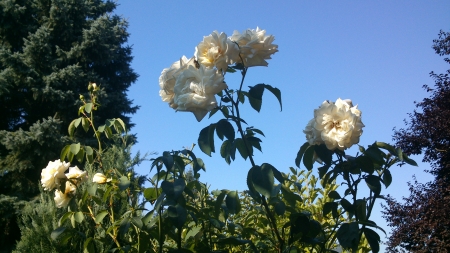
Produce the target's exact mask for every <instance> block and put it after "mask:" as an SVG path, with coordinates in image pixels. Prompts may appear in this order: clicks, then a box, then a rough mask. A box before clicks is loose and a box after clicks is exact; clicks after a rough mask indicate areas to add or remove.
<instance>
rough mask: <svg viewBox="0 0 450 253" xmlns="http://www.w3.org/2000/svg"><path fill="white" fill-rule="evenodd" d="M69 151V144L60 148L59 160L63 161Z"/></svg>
mask: <svg viewBox="0 0 450 253" xmlns="http://www.w3.org/2000/svg"><path fill="white" fill-rule="evenodd" d="M69 152H70V145H66V146H65V147H64V148H63V149H62V150H61V155H60V156H59V159H61V161H64V159H65V158H66V156H67V154H68V153H69Z"/></svg>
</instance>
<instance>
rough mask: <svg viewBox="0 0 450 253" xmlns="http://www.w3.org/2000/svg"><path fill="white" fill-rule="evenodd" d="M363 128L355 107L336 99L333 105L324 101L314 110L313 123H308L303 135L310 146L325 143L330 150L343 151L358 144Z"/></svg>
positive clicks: (350, 103) (348, 102)
mask: <svg viewBox="0 0 450 253" xmlns="http://www.w3.org/2000/svg"><path fill="white" fill-rule="evenodd" d="M363 127H364V124H363V123H362V121H361V111H360V110H358V108H357V106H353V104H352V102H351V100H341V99H340V98H338V99H337V100H336V102H335V103H333V102H329V101H324V102H323V103H322V105H321V106H320V107H319V109H315V110H314V122H312V121H310V122H309V123H308V125H307V127H306V129H305V130H304V133H305V134H306V138H307V140H308V142H309V143H310V144H311V145H315V144H320V143H325V145H326V146H327V148H328V149H330V150H334V149H336V148H337V149H340V150H345V149H347V148H350V147H351V146H352V145H353V144H357V143H358V142H359V137H360V136H361V134H362V132H363V131H362V128H363ZM319 137H320V138H319Z"/></svg>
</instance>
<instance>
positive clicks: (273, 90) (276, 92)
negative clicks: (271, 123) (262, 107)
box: [264, 84, 283, 111]
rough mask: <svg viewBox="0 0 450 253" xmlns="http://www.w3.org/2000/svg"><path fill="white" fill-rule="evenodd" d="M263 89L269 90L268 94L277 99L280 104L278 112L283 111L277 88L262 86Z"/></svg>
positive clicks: (279, 92)
mask: <svg viewBox="0 0 450 253" xmlns="http://www.w3.org/2000/svg"><path fill="white" fill-rule="evenodd" d="M264 88H266V89H267V90H269V91H270V92H272V94H273V95H275V97H277V99H278V102H279V103H280V110H281V111H282V110H283V105H282V103H281V91H280V90H279V89H278V88H274V87H272V86H270V85H268V84H265V85H264Z"/></svg>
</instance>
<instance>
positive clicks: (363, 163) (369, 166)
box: [355, 156, 375, 174]
mask: <svg viewBox="0 0 450 253" xmlns="http://www.w3.org/2000/svg"><path fill="white" fill-rule="evenodd" d="M355 162H356V163H357V164H358V166H359V167H360V168H361V170H362V171H364V172H366V173H369V174H373V172H374V170H375V169H374V166H373V162H372V159H370V157H368V156H358V157H356V159H355Z"/></svg>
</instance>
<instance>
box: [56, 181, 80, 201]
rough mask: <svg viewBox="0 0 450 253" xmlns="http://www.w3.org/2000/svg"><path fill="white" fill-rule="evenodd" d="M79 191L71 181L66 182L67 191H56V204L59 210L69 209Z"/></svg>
mask: <svg viewBox="0 0 450 253" xmlns="http://www.w3.org/2000/svg"><path fill="white" fill-rule="evenodd" d="M76 191H77V187H76V186H75V185H74V184H72V183H70V182H69V181H66V189H65V191H64V193H63V192H61V191H60V190H59V189H57V190H56V191H55V198H54V200H55V204H56V206H57V207H58V208H63V207H67V205H68V204H69V202H70V200H71V199H72V198H73V196H74V195H75V193H76Z"/></svg>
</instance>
